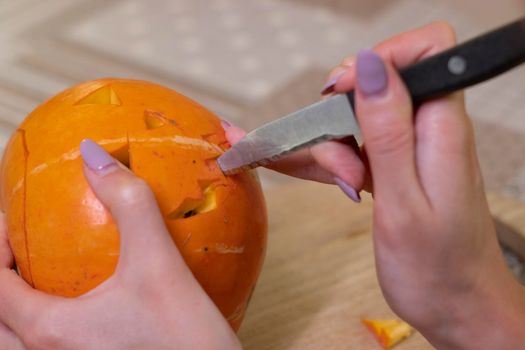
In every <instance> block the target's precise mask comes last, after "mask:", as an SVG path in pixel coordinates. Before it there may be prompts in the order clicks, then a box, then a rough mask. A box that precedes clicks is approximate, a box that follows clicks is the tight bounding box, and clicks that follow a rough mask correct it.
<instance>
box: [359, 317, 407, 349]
mask: <svg viewBox="0 0 525 350" xmlns="http://www.w3.org/2000/svg"><path fill="white" fill-rule="evenodd" d="M362 322H363V324H364V325H365V326H367V327H368V329H369V330H370V331H371V332H372V333H373V334H374V335H375V336H376V338H377V340H378V341H379V343H380V344H381V345H382V346H383V347H384V348H385V349H390V348H391V347H393V346H394V345H396V344H398V343H400V342H401V341H402V340H404V339H406V338H408V337H409V336H410V335H411V334H412V333H413V332H414V330H413V329H412V327H410V325H409V324H408V323H406V322H404V321H401V320H366V319H364V320H362Z"/></svg>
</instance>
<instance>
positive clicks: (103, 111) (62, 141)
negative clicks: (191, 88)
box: [1, 79, 267, 328]
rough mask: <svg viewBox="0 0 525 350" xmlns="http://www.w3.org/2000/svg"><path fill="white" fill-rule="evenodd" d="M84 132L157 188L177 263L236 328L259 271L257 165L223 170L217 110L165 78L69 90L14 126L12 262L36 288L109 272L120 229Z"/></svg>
mask: <svg viewBox="0 0 525 350" xmlns="http://www.w3.org/2000/svg"><path fill="white" fill-rule="evenodd" d="M84 138H90V139H92V140H94V141H96V142H97V143H99V144H100V145H102V146H103V147H104V148H106V150H108V151H109V152H110V153H111V154H112V155H113V156H114V157H115V158H117V159H118V160H120V161H121V162H122V163H124V164H125V165H127V166H128V167H129V168H130V169H131V170H132V171H133V172H134V173H135V174H137V175H138V176H140V177H141V178H143V179H144V180H146V181H147V182H148V184H149V185H150V186H151V188H152V189H153V191H154V193H155V195H156V198H157V201H158V204H159V207H160V209H161V212H162V214H163V215H164V218H165V222H166V225H167V227H168V229H169V231H170V234H171V236H172V238H173V240H174V242H175V243H176V244H177V246H178V247H179V249H180V251H181V253H182V255H183V256H184V259H185V261H186V262H187V264H188V265H189V267H190V269H191V270H192V271H193V273H194V275H195V277H196V278H197V280H198V281H199V282H200V283H201V285H202V286H203V288H204V289H205V290H206V292H207V293H208V295H210V297H211V298H212V300H213V301H214V302H215V303H216V304H217V306H218V307H219V309H220V310H221V311H222V313H223V314H224V316H225V317H226V318H227V319H228V320H229V321H230V324H231V325H232V326H233V327H234V328H238V326H239V325H240V322H241V320H242V317H243V315H244V311H245V308H246V304H247V302H248V299H249V296H250V293H251V291H252V289H253V287H254V285H255V282H256V280H257V277H258V274H259V271H260V268H261V265H262V261H263V257H264V252H265V246H266V230H267V223H266V211H265V205H264V199H263V196H262V192H261V188H260V185H259V183H258V181H257V179H256V177H255V175H254V173H244V174H240V175H236V176H230V177H225V176H224V175H223V174H222V172H221V171H220V169H219V168H218V166H217V163H216V159H217V157H218V156H219V155H220V154H221V153H222V152H223V151H224V149H226V148H227V147H228V144H227V142H226V140H225V137H224V132H223V131H222V128H221V127H220V122H219V120H218V119H217V118H216V117H215V116H214V115H213V114H211V113H210V112H208V111H207V110H206V109H204V108H203V107H201V106H199V105H198V104H196V103H195V102H193V101H191V100H189V99H187V98H186V97H184V96H181V95H179V94H177V93H176V92H174V91H172V90H169V89H167V88H164V87H161V86H158V85H155V84H151V83H147V82H143V81H133V80H118V79H104V80H97V81H91V82H87V83H84V84H81V85H78V86H76V87H73V88H71V89H69V90H66V91H64V92H62V93H60V94H59V95H57V96H55V97H54V98H52V99H50V100H49V101H47V102H45V103H44V104H43V105H41V106H39V107H38V108H37V109H36V110H35V111H33V112H32V113H31V114H30V115H29V116H28V117H27V118H26V120H25V121H24V122H23V123H22V124H21V126H20V127H19V129H18V130H17V131H16V132H15V133H14V134H13V136H12V137H11V140H10V141H9V144H8V146H7V148H6V151H5V154H4V159H3V164H2V173H1V181H2V198H1V200H2V206H3V209H4V210H5V211H6V214H7V223H8V231H9V240H10V244H11V247H12V249H13V252H14V255H15V258H16V263H17V266H18V269H19V272H20V273H21V275H22V276H23V278H24V279H25V280H26V281H27V282H28V283H30V284H31V285H32V286H34V287H35V288H37V289H40V290H43V291H45V292H49V293H53V294H58V295H63V296H77V295H80V294H82V293H84V292H86V291H88V290H90V289H92V288H94V287H95V286H97V285H98V284H100V283H101V282H103V281H104V280H106V279H107V278H108V277H109V276H110V275H111V274H112V273H113V271H114V269H115V266H116V263H117V259H118V255H119V237H118V232H117V229H116V226H115V224H114V223H113V221H112V218H111V216H110V214H109V212H108V211H107V210H106V208H105V207H104V206H103V205H102V204H101V203H100V202H99V201H98V199H97V198H96V197H95V195H94V194H93V192H92V191H91V189H90V188H89V185H88V184H87V182H86V180H85V178H84V176H83V173H82V160H81V158H80V154H79V143H80V141H81V140H82V139H84Z"/></svg>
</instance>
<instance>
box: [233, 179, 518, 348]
mask: <svg viewBox="0 0 525 350" xmlns="http://www.w3.org/2000/svg"><path fill="white" fill-rule="evenodd" d="M266 198H267V203H268V211H269V218H270V226H269V239H268V252H267V257H266V261H265V264H264V268H263V271H262V274H261V277H260V280H259V283H258V285H257V288H256V290H255V293H254V296H253V299H252V301H251V305H250V307H249V310H248V314H247V317H246V319H245V321H244V324H243V326H242V327H241V330H240V332H239V336H240V338H241V340H242V342H243V344H244V346H245V349H246V350H251V349H253V350H255V349H257V350H263V349H272V350H278V349H287V350H292V349H301V350H309V349H312V350H313V349H315V350H319V349H330V350H337V349H367V350H368V349H370V350H373V349H381V347H380V345H379V344H378V343H377V341H376V340H375V339H374V337H373V336H372V335H371V334H370V333H369V332H368V330H367V329H366V328H365V327H364V326H363V325H362V324H361V322H360V319H361V317H369V318H395V315H394V314H393V312H392V311H391V310H390V308H389V307H388V305H387V304H386V302H385V301H384V299H383V296H382V294H381V291H380V289H379V285H378V283H377V280H376V275H375V265H374V259H373V253H372V240H371V218H372V200H371V198H370V197H369V196H364V198H363V202H362V203H361V204H359V205H358V204H355V203H353V202H351V201H350V200H348V199H347V198H346V197H345V196H344V195H343V194H342V193H341V192H340V191H339V190H338V189H337V188H336V187H335V186H327V185H322V184H316V183H309V182H304V183H300V184H298V185H295V186H287V187H281V188H279V187H276V188H273V189H271V190H270V191H268V192H267V196H266ZM489 198H490V199H489V200H490V203H491V208H492V211H493V213H494V217H495V218H496V219H497V220H498V221H499V222H500V225H498V227H500V228H501V227H502V228H503V229H501V231H503V234H502V237H501V238H502V239H503V240H504V241H506V242H507V243H512V244H513V246H516V245H517V246H518V249H517V250H518V252H520V253H525V240H524V239H523V236H522V232H523V228H525V206H524V205H523V204H521V203H518V202H516V201H514V200H510V199H505V198H502V197H499V196H495V195H492V196H490V197H489ZM396 349H399V350H404V349H432V347H431V346H430V345H429V344H428V343H427V342H426V340H425V339H424V338H423V337H422V336H421V335H420V334H417V333H416V334H415V335H413V336H412V337H410V338H409V339H407V340H406V341H404V342H402V343H401V344H400V345H398V346H397V347H396Z"/></svg>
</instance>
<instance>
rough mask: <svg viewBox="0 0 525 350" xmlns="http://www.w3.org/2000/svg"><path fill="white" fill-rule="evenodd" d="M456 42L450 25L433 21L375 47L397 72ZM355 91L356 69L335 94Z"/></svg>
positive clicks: (348, 74)
mask: <svg viewBox="0 0 525 350" xmlns="http://www.w3.org/2000/svg"><path fill="white" fill-rule="evenodd" d="M455 42H456V35H455V33H454V30H453V29H452V27H451V26H450V25H449V24H447V23H446V22H433V23H431V24H428V25H426V26H423V27H421V28H418V29H415V30H411V31H408V32H406V33H402V34H399V35H396V36H394V37H392V38H390V39H388V40H385V41H383V42H382V43H380V44H378V45H376V46H375V47H374V51H375V52H376V53H377V54H379V56H381V57H382V58H383V60H384V61H386V62H390V63H392V64H393V65H394V66H395V67H396V68H397V69H400V68H404V67H406V66H409V65H412V64H414V63H416V62H418V61H420V60H422V59H424V58H426V57H429V56H432V55H435V54H437V53H439V52H441V51H444V50H446V49H448V48H450V47H451V46H453V45H454V43H455ZM354 88H355V70H354V69H350V70H349V71H348V73H347V74H345V75H344V76H342V77H341V78H340V79H339V80H338V81H337V84H335V86H334V88H333V90H334V91H335V92H338V93H341V92H347V91H350V90H353V89H354Z"/></svg>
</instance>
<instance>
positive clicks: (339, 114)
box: [217, 17, 525, 175]
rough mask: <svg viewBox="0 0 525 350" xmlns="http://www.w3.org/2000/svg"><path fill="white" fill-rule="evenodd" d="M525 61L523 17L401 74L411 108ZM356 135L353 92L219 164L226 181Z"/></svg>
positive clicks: (275, 125)
mask: <svg viewBox="0 0 525 350" xmlns="http://www.w3.org/2000/svg"><path fill="white" fill-rule="evenodd" d="M524 61H525V17H524V18H521V19H519V20H517V21H515V22H512V23H509V24H507V25H505V26H503V27H500V28H498V29H495V30H492V31H490V32H488V33H485V34H483V35H481V36H478V37H476V38H474V39H471V40H469V41H467V42H465V43H463V44H461V45H458V46H455V47H453V48H451V49H449V50H446V51H444V52H441V53H439V54H437V55H435V56H431V57H429V58H427V59H425V60H422V61H420V62H418V63H416V64H414V65H412V66H409V67H408V68H405V69H403V70H401V71H400V76H401V78H402V80H403V81H404V83H405V85H406V86H407V88H408V91H409V93H410V95H411V97H412V101H413V103H414V105H415V106H417V105H418V104H420V103H422V102H424V101H426V100H429V99H433V98H436V97H439V96H442V95H445V94H448V93H451V92H454V91H457V90H460V89H463V88H466V87H469V86H472V85H475V84H477V83H480V82H483V81H485V80H488V79H490V78H493V77H495V76H497V75H499V74H501V73H503V72H506V71H508V70H510V69H512V68H514V67H516V66H518V65H519V64H521V63H523V62H524ZM357 133H359V124H358V122H357V119H356V117H355V114H354V92H353V91H351V92H349V93H346V94H340V95H336V96H334V97H331V98H329V99H327V100H324V101H321V102H317V103H314V104H312V105H310V106H307V107H305V108H303V109H301V110H299V111H297V112H294V113H291V114H289V115H288V116H285V117H283V118H280V119H277V120H274V121H272V122H270V123H268V124H265V125H263V126H261V127H259V128H257V129H255V130H253V131H251V132H249V133H248V134H247V135H246V136H245V137H244V138H243V139H241V140H240V141H239V142H238V143H236V144H235V145H233V146H232V147H231V148H230V149H229V150H228V151H226V152H225V153H224V154H223V155H221V156H220V157H219V158H218V160H217V161H218V164H219V166H220V167H221V169H222V171H223V173H224V174H226V175H231V174H235V173H238V172H241V171H243V170H248V169H251V168H255V167H257V166H264V165H267V164H269V163H271V162H274V161H276V160H278V159H281V158H282V157H284V156H286V155H288V154H290V153H292V152H295V151H297V150H300V149H302V148H305V147H309V146H312V145H314V144H316V143H319V142H322V141H327V140H334V139H335V140H337V139H342V138H345V137H348V136H350V135H356V134H357Z"/></svg>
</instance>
